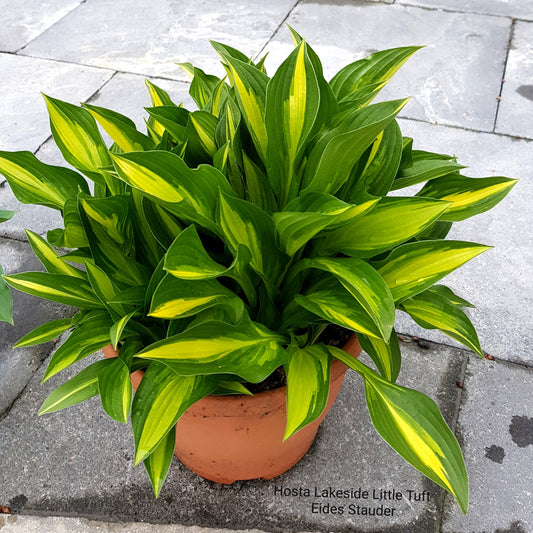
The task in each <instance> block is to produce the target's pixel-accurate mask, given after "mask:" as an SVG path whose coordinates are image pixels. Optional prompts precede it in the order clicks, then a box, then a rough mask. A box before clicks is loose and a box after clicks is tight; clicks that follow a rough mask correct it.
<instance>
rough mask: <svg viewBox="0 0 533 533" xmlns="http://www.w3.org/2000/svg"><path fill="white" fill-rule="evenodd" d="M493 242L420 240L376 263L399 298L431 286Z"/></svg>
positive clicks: (483, 250) (404, 246)
mask: <svg viewBox="0 0 533 533" xmlns="http://www.w3.org/2000/svg"><path fill="white" fill-rule="evenodd" d="M490 248H491V247H490V246H484V245H481V244H475V243H472V242H463V241H451V240H450V241H442V240H437V241H420V242H412V243H408V244H404V245H402V246H399V247H398V248H396V249H395V250H394V251H393V252H392V253H391V254H390V255H389V256H388V257H387V259H385V260H383V261H382V262H380V263H377V264H376V265H375V266H376V268H377V271H378V272H379V273H380V274H381V276H382V278H383V279H384V280H385V282H386V283H387V285H388V286H389V288H390V290H391V292H392V296H393V298H394V301H395V302H397V303H398V302H401V301H403V300H405V299H406V298H409V297H411V296H415V295H416V294H418V293H420V292H422V291H423V290H425V289H427V288H428V287H430V286H431V285H433V284H434V283H436V282H437V281H439V280H440V279H442V278H443V277H444V276H446V275H448V274H449V273H450V272H453V271H454V270H455V269H456V268H459V267H460V266H461V265H463V264H464V263H466V262H467V261H469V260H470V259H472V258H474V257H476V255H479V254H481V253H483V252H485V251H487V250H489V249H490Z"/></svg>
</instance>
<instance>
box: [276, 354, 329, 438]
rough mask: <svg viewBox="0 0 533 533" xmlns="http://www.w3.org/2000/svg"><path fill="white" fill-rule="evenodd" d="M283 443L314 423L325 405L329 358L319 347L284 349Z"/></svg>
mask: <svg viewBox="0 0 533 533" xmlns="http://www.w3.org/2000/svg"><path fill="white" fill-rule="evenodd" d="M287 351H288V362H287V364H286V365H285V370H286V374H287V426H286V428H285V436H284V440H287V439H288V438H289V437H291V435H293V434H294V433H296V432H297V431H298V430H300V429H302V428H303V427H305V426H306V425H307V424H310V423H311V422H313V421H314V420H316V419H317V418H318V417H319V416H320V415H321V414H322V411H323V410H324V408H325V407H326V404H327V402H328V394H329V377H330V366H331V355H330V353H329V351H328V350H327V349H326V348H325V346H324V345H322V344H312V345H309V346H306V347H304V348H299V347H298V346H297V345H294V344H291V345H290V347H289V348H288V350H287Z"/></svg>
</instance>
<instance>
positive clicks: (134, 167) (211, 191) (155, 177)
mask: <svg viewBox="0 0 533 533" xmlns="http://www.w3.org/2000/svg"><path fill="white" fill-rule="evenodd" d="M113 161H114V163H115V166H116V168H117V171H118V173H119V175H120V177H121V179H123V180H124V181H125V182H126V183H128V184H129V185H131V186H132V187H135V188H136V189H139V190H140V191H142V192H144V193H146V194H148V195H150V196H152V197H155V198H158V199H159V200H160V201H161V202H162V205H164V206H165V207H168V208H172V207H173V206H172V205H171V204H180V205H179V209H178V211H177V214H178V215H179V216H180V217H184V216H186V217H188V218H190V219H192V220H193V221H197V220H198V221H200V222H199V223H201V224H202V225H204V226H207V227H208V228H209V229H213V230H214V231H216V230H217V228H216V226H215V225H214V219H215V211H216V206H217V203H218V194H219V190H221V191H225V192H227V193H228V194H233V191H232V190H231V187H230V186H229V184H228V182H227V180H226V178H225V177H224V175H223V174H222V173H220V171H218V170H217V169H215V168H214V167H210V166H208V165H200V166H199V167H198V168H197V169H194V170H193V169H190V168H189V167H188V166H187V164H186V163H185V162H184V161H183V159H181V158H180V157H179V156H177V155H175V154H173V153H171V152H163V151H159V150H158V151H152V152H131V153H128V154H121V155H118V154H114V155H113ZM184 201H186V202H184ZM174 207H175V206H174ZM213 226H214V227H213Z"/></svg>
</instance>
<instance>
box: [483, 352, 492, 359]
mask: <svg viewBox="0 0 533 533" xmlns="http://www.w3.org/2000/svg"><path fill="white" fill-rule="evenodd" d="M483 357H485V359H488V360H489V361H494V357H493V356H492V355H489V354H488V353H486V354H484V356H483Z"/></svg>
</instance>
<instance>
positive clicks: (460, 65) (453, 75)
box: [266, 1, 511, 131]
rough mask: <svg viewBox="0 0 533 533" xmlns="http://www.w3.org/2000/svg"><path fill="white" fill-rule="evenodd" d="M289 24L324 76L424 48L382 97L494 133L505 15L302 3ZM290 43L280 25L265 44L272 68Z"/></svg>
mask: <svg viewBox="0 0 533 533" xmlns="http://www.w3.org/2000/svg"><path fill="white" fill-rule="evenodd" d="M376 21H379V23H376ZM287 23H288V24H290V25H291V26H292V27H293V28H295V29H296V30H297V31H298V32H299V33H300V34H301V35H302V36H303V37H305V38H306V39H308V40H309V43H310V44H311V46H312V47H313V48H314V49H315V51H316V52H317V54H318V55H319V57H320V58H321V59H322V62H323V65H324V72H325V75H326V78H327V79H329V78H330V77H332V76H333V75H334V74H335V73H336V72H337V71H338V70H339V69H340V68H342V67H343V66H345V65H347V64H348V63H351V62H352V61H355V60H356V59H360V58H362V57H364V56H365V55H368V54H370V53H371V52H375V51H377V50H383V49H386V48H393V47H396V46H410V45H422V46H426V48H424V49H422V50H419V51H418V52H417V53H416V54H415V55H414V56H413V57H412V58H411V59H410V60H409V61H408V62H407V63H406V64H405V65H404V66H403V67H402V69H401V70H400V71H399V72H398V73H397V74H396V76H395V77H394V79H393V80H392V81H391V83H390V84H389V86H388V87H387V88H386V89H384V91H383V93H382V98H381V99H387V98H389V99H390V98H402V97H407V96H412V97H413V98H412V100H411V102H410V103H409V105H408V106H407V108H404V109H403V110H402V112H401V115H400V116H406V117H409V118H416V119H419V120H423V121H428V122H435V121H437V122H439V123H442V124H451V125H455V126H461V127H465V128H471V129H477V130H483V131H492V128H493V125H494V119H495V114H496V107H497V97H498V95H499V93H500V86H501V79H502V75H503V71H504V62H505V58H506V53H507V43H508V40H509V35H510V29H511V21H510V19H506V18H501V17H489V16H485V15H477V14H470V13H467V14H463V13H450V12H443V11H430V10H424V9H416V8H411V7H407V6H400V5H396V4H394V5H392V6H389V5H384V4H373V3H365V2H358V3H356V4H355V5H353V4H351V3H344V2H342V1H341V2H322V1H321V2H318V3H315V2H311V1H309V2H307V1H304V2H301V3H299V4H298V6H297V7H296V8H295V9H294V10H293V12H292V13H291V15H290V17H289V18H288V20H287ZM292 46H293V45H292V41H291V37H290V34H289V32H288V30H286V29H285V28H282V29H280V31H279V32H278V33H277V34H276V37H275V38H274V39H273V41H272V43H270V44H269V46H268V49H269V50H270V54H269V56H268V58H267V63H266V64H267V67H268V69H269V71H273V68H272V67H273V66H277V65H278V64H279V63H280V62H281V61H282V60H283V59H284V58H285V57H286V55H287V54H288V53H289V52H290V50H291V49H292Z"/></svg>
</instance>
